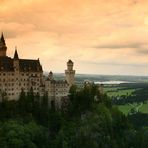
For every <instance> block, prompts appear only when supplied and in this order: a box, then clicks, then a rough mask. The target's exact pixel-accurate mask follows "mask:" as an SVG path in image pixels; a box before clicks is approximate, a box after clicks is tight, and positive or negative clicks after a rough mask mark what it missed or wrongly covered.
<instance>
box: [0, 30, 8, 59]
mask: <svg viewBox="0 0 148 148" xmlns="http://www.w3.org/2000/svg"><path fill="white" fill-rule="evenodd" d="M6 51H7V46H6V43H5V39H4V35H3V32H2V34H1V37H0V57H5V56H6Z"/></svg>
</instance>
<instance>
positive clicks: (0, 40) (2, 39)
mask: <svg viewBox="0 0 148 148" xmlns="http://www.w3.org/2000/svg"><path fill="white" fill-rule="evenodd" d="M0 42H2V43H3V44H4V45H5V39H4V35H3V32H2V34H1V38H0Z"/></svg>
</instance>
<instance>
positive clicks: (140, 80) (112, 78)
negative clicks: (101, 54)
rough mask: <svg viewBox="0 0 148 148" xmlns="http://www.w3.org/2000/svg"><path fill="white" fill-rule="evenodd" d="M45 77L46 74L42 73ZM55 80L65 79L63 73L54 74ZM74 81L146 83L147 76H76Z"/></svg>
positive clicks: (147, 80)
mask: <svg viewBox="0 0 148 148" xmlns="http://www.w3.org/2000/svg"><path fill="white" fill-rule="evenodd" d="M44 74H45V75H46V76H47V75H48V73H47V72H45V73H44ZM54 77H55V79H57V80H61V79H64V78H65V74H64V73H55V74H54ZM75 79H76V81H77V82H83V81H85V80H89V81H94V82H97V81H102V82H104V81H127V82H136V83H146V82H148V76H122V75H93V74H76V76H75Z"/></svg>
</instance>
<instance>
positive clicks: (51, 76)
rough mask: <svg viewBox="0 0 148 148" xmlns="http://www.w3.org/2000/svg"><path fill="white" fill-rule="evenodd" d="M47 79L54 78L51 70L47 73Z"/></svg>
mask: <svg viewBox="0 0 148 148" xmlns="http://www.w3.org/2000/svg"><path fill="white" fill-rule="evenodd" d="M48 79H49V80H53V79H54V78H53V73H52V71H50V72H49V74H48Z"/></svg>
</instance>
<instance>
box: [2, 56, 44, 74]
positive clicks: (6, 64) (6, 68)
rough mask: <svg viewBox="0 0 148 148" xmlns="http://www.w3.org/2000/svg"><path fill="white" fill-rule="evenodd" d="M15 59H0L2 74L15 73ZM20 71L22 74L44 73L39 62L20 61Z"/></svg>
mask: <svg viewBox="0 0 148 148" xmlns="http://www.w3.org/2000/svg"><path fill="white" fill-rule="evenodd" d="M13 61H14V59H12V58H10V57H7V56H6V57H0V72H11V71H12V72H13V71H14V64H13V63H14V62H13ZM19 70H20V71H21V72H29V71H32V72H42V66H41V65H40V62H39V60H30V59H19Z"/></svg>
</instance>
